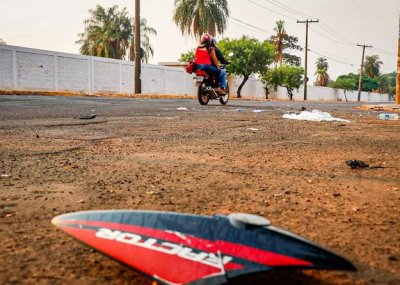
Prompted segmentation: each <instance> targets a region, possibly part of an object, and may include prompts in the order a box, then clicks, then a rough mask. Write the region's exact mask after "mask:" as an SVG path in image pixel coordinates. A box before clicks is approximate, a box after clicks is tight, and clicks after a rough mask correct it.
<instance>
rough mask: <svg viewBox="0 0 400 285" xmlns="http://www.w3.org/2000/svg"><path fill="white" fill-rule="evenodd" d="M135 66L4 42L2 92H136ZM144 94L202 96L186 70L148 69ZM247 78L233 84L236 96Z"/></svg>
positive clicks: (254, 93) (257, 93)
mask: <svg viewBox="0 0 400 285" xmlns="http://www.w3.org/2000/svg"><path fill="white" fill-rule="evenodd" d="M133 73H134V65H133V62H130V61H123V60H114V59H105V58H99V57H92V56H82V55H74V54H67V53H60V52H52V51H46V50H38V49H30V48H23V47H17V46H10V45H1V44H0V89H5V90H42V91H73V92H84V93H101V92H111V93H123V94H132V93H134V74H133ZM141 76H142V92H143V93H154V94H185V95H196V93H197V90H196V87H195V86H194V82H193V75H190V74H187V73H186V72H185V71H184V69H183V68H181V67H177V68H175V67H165V66H161V65H152V64H143V65H142V74H141ZM241 82H242V79H241V78H238V77H233V78H231V79H230V80H229V86H230V90H231V94H233V96H235V95H236V92H237V89H238V87H239V85H240V84H241ZM242 97H243V98H259V99H265V98H266V94H265V89H264V88H263V84H262V83H261V82H260V81H259V80H257V79H255V78H250V79H249V80H248V81H247V83H246V85H245V86H244V88H243V90H242ZM268 98H269V99H278V100H288V96H287V92H286V89H285V88H279V89H278V91H277V92H273V93H272V94H269V96H268ZM308 99H309V100H316V101H317V100H318V101H320V100H326V101H346V99H345V96H344V92H343V90H336V89H331V88H324V87H316V86H309V87H308ZM347 99H348V100H349V101H357V92H347ZM294 100H303V89H302V88H300V90H299V91H298V92H297V91H295V92H294ZM361 100H362V101H369V102H387V101H389V96H388V95H381V94H375V93H365V92H363V94H362V97H361Z"/></svg>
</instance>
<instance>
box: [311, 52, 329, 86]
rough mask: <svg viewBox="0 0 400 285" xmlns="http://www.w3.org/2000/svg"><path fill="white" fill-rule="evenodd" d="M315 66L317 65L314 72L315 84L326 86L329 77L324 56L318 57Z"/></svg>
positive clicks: (327, 65)
mask: <svg viewBox="0 0 400 285" xmlns="http://www.w3.org/2000/svg"><path fill="white" fill-rule="evenodd" d="M315 66H316V67H317V71H316V72H315V75H317V81H316V82H315V84H316V85H317V86H324V87H326V86H328V84H329V80H330V77H329V74H328V68H329V64H328V61H327V59H326V58H324V57H319V58H318V59H317V62H316V63H315Z"/></svg>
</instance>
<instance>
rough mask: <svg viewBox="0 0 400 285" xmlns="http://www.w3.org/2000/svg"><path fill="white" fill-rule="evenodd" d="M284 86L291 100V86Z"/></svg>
mask: <svg viewBox="0 0 400 285" xmlns="http://www.w3.org/2000/svg"><path fill="white" fill-rule="evenodd" d="M285 87H286V90H287V93H288V96H289V99H290V101H292V100H293V92H292V88H289V87H287V86H285Z"/></svg>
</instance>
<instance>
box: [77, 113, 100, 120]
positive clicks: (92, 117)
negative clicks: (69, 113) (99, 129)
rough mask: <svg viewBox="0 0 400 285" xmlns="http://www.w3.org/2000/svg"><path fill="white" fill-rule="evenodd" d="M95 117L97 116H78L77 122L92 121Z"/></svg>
mask: <svg viewBox="0 0 400 285" xmlns="http://www.w3.org/2000/svg"><path fill="white" fill-rule="evenodd" d="M96 117H97V115H95V114H92V115H85V116H80V117H79V120H93V119H95V118H96Z"/></svg>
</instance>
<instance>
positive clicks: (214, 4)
mask: <svg viewBox="0 0 400 285" xmlns="http://www.w3.org/2000/svg"><path fill="white" fill-rule="evenodd" d="M228 17H229V10H228V1H227V0H175V11H174V17H173V20H174V22H175V24H176V25H177V26H178V27H179V28H180V30H181V32H182V35H187V36H193V37H196V36H199V37H200V36H201V35H202V34H203V33H210V34H212V35H216V34H217V33H219V34H222V33H223V32H224V31H225V29H226V24H227V21H228Z"/></svg>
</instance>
